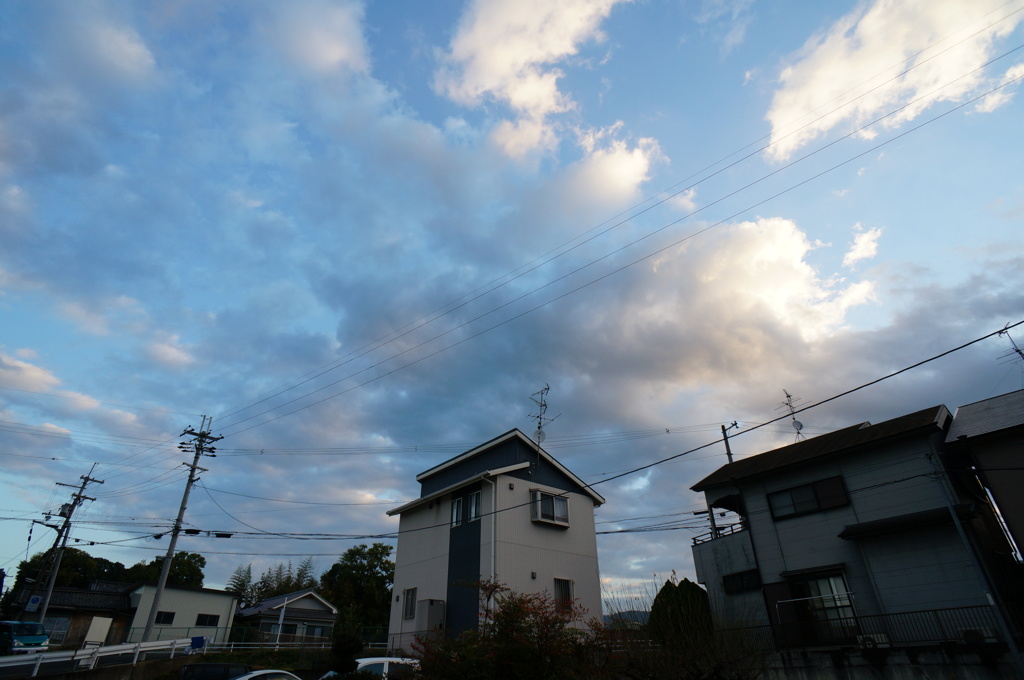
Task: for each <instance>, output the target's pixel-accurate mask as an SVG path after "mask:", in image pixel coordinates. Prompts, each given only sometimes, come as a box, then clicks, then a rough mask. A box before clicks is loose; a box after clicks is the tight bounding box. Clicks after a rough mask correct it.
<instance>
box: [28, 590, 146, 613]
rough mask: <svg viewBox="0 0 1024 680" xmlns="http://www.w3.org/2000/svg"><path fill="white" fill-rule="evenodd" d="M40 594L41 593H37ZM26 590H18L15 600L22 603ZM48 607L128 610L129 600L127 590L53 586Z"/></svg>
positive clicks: (83, 609) (113, 610)
mask: <svg viewBox="0 0 1024 680" xmlns="http://www.w3.org/2000/svg"><path fill="white" fill-rule="evenodd" d="M37 594H41V593H37ZM27 599H28V590H26V589H22V590H19V592H18V594H17V596H16V597H15V600H16V602H18V603H19V604H20V603H24V601H25V600H27ZM50 607H55V608H58V609H74V610H76V611H110V612H119V611H128V610H129V609H131V601H130V598H129V596H128V593H127V592H121V593H114V592H109V591H96V590H85V589H82V588H54V589H53V594H52V595H51V596H50Z"/></svg>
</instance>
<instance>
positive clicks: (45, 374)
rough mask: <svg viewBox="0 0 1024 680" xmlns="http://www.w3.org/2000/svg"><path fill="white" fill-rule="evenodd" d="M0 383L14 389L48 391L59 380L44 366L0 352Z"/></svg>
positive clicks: (58, 382)
mask: <svg viewBox="0 0 1024 680" xmlns="http://www.w3.org/2000/svg"><path fill="white" fill-rule="evenodd" d="M0 383H3V385H4V387H10V388H14V389H16V390H28V391H29V392H49V391H50V390H52V389H53V388H55V387H56V386H57V385H59V384H60V380H59V379H58V378H57V376H55V375H53V373H51V372H50V371H47V370H46V369H45V368H40V367H39V366H36V365H35V364H30V363H28V362H27V361H22V360H21V359H17V358H15V357H13V356H11V355H10V354H6V353H3V352H0Z"/></svg>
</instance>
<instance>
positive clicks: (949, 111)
mask: <svg viewBox="0 0 1024 680" xmlns="http://www.w3.org/2000/svg"><path fill="white" fill-rule="evenodd" d="M1022 48H1024V45H1018V46H1017V47H1015V48H1013V49H1012V50H1009V51H1008V52H1005V53H1004V54H1002V55H1000V56H999V57H997V58H995V59H992V60H990V61H988V62H986V63H985V64H984V65H983V66H981V67H979V68H978V69H974V70H972V71H970V72H968V73H965V74H963V75H961V76H959V77H958V78H955V79H954V80H952V81H949V82H947V83H946V84H944V85H942V86H940V87H937V88H935V89H934V90H932V91H931V92H929V93H928V94H927V95H922V96H921V97H918V98H917V99H915V100H913V101H911V102H908V103H907V104H905V105H903V106H901V107H898V108H896V109H894V110H893V111H890V112H889V113H887V114H886V115H884V116H882V117H880V118H877V119H875V120H873V121H871V122H870V123H866V124H864V125H862V126H861V127H859V128H858V129H856V130H854V131H851V132H849V133H847V134H846V135H843V136H841V137H840V138H838V139H836V140H833V141H831V142H829V143H828V144H825V145H824V146H822V147H820V148H818V149H816V150H814V151H812V152H810V153H808V154H806V155H804V156H801V157H800V158H798V159H796V160H794V161H791V162H790V163H787V164H786V165H784V166H782V167H780V168H778V169H776V170H774V171H772V172H769V173H768V174H766V175H763V176H762V177H760V178H759V179H757V180H754V181H753V182H750V183H748V184H746V185H744V186H743V187H740V188H739V189H736V190H734V191H732V192H730V193H728V194H726V195H724V196H722V197H720V198H718V199H716V200H714V201H712V202H710V203H708V204H707V205H705V206H702V207H701V208H698V209H696V210H694V211H692V212H690V213H689V214H687V215H684V216H682V217H680V218H678V219H676V220H673V221H671V222H669V223H667V224H665V225H663V226H662V227H660V228H658V229H656V230H654V231H652V232H649V233H647V234H645V235H644V236H641V237H639V238H637V239H635V240H633V241H631V242H629V243H627V244H625V245H623V246H621V247H619V248H617V249H615V250H613V251H612V252H610V253H607V254H605V255H603V256H601V257H599V258H597V259H596V260H592V261H590V262H588V263H587V264H585V265H582V266H580V267H578V268H576V269H574V270H572V271H570V272H568V273H566V274H563V275H561V276H558V277H556V278H555V279H552V280H551V281H548V282H547V283H545V284H543V285H541V286H539V287H536V288H534V289H532V290H530V291H528V292H526V293H524V294H522V295H520V296H518V297H515V298H513V299H511V300H509V301H507V302H505V303H503V304H501V305H499V306H497V307H494V308H492V309H490V310H489V311H486V312H484V313H482V314H479V315H477V316H476V317H473V318H471V319H469V320H467V321H465V322H463V323H461V324H459V325H457V326H455V327H453V328H450V329H448V330H446V331H444V332H442V333H439V334H437V335H435V336H433V337H431V338H429V339H427V340H424V341H422V342H419V343H418V344H415V345H413V346H411V347H408V348H405V349H403V350H402V351H400V352H397V353H395V354H393V355H391V356H390V357H388V358H386V359H382V360H380V361H378V362H377V363H374V364H372V365H370V366H367V367H364V368H362V369H360V370H358V371H356V372H354V373H351V374H349V375H347V376H345V377H343V378H340V379H338V380H336V381H334V382H331V383H328V384H326V385H323V386H321V387H319V388H317V389H315V390H313V391H311V392H308V393H306V394H305V395H302V396H299V397H295V398H293V399H291V400H288V401H286V402H284V403H282V404H279V405H277V406H274V407H271V408H269V409H266V410H264V411H262V412H260V413H256V414H254V415H251V416H249V417H247V418H243V419H241V420H236V421H235V422H234V423H229V424H228V425H227V426H225V429H228V428H231V427H233V426H238V425H241V424H242V423H245V422H248V421H250V420H253V419H254V418H258V417H260V416H263V415H267V414H269V413H271V412H272V411H274V410H277V409H280V408H283V407H284V406H288V405H289V404H294V403H296V402H298V401H302V400H303V399H307V398H309V397H311V396H312V395H314V394H317V393H318V392H322V391H324V390H326V389H329V388H331V387H334V386H335V385H338V384H339V383H341V382H344V381H345V380H348V379H350V378H353V377H355V376H357V375H359V374H361V373H365V372H367V371H369V370H371V369H374V368H380V367H381V366H382V365H383V364H384V363H386V362H388V361H392V360H394V359H397V358H398V357H401V356H403V355H405V354H408V353H409V352H412V351H413V350H416V349H419V348H421V347H424V346H425V345H427V344H428V343H431V342H433V341H435V340H438V339H440V338H442V337H444V336H446V335H449V334H450V333H453V332H454V331H456V330H459V329H462V328H465V327H466V326H468V325H470V324H472V323H474V322H476V321H479V320H481V319H483V318H485V317H487V316H489V315H491V314H493V313H494V312H496V311H499V310H501V309H504V308H506V307H508V306H510V305H512V304H514V303H516V302H519V301H521V300H523V299H525V298H526V297H528V296H530V295H533V294H534V293H536V292H538V291H540V290H543V289H545V288H547V287H550V286H552V285H554V284H555V283H558V282H561V281H563V280H565V279H567V278H568V277H570V276H572V275H574V274H576V273H579V272H581V271H583V270H584V269H586V268H588V267H590V266H593V265H594V264H596V263H598V262H601V261H603V260H605V259H607V258H609V257H611V256H612V255H614V254H616V253H619V252H622V251H623V250H625V249H626V248H629V247H631V246H634V245H636V244H638V243H640V242H642V241H644V240H646V239H648V238H650V237H651V236H653V235H655V234H658V233H660V232H662V231H664V230H666V229H668V228H669V227H671V226H674V225H677V224H679V223H681V222H683V221H684V220H687V219H689V218H690V217H692V216H694V215H696V214H697V213H699V212H701V211H703V210H706V209H707V208H710V207H712V206H714V205H716V204H718V203H721V202H723V201H725V200H726V199H728V198H731V197H733V196H735V195H737V194H739V193H741V192H742V191H745V190H746V189H749V188H751V187H753V186H755V185H757V184H759V183H761V182H763V181H765V180H766V179H768V178H770V177H772V176H774V175H776V174H779V173H780V172H782V171H784V170H786V169H789V168H791V167H793V166H794V165H796V164H797V163H800V162H802V161H804V160H807V159H808V158H810V157H812V156H814V155H816V154H818V153H820V152H822V151H824V150H825V149H827V148H829V147H831V146H834V145H836V144H838V143H840V142H842V141H844V140H846V139H848V138H850V137H853V136H855V135H858V134H861V133H862V132H864V131H865V130H867V129H868V128H870V127H871V126H873V125H876V124H877V123H879V122H881V121H883V120H885V119H886V118H889V117H891V116H893V115H896V114H897V113H899V112H900V111H903V110H904V109H906V108H908V107H910V106H912V105H913V104H915V103H917V102H918V101H920V100H921V99H923V98H925V97H927V96H930V95H931V94H934V93H935V92H938V91H940V90H941V89H943V88H944V87H947V86H948V85H950V84H952V83H954V82H956V81H958V80H961V79H963V78H965V77H966V76H967V75H970V74H971V73H974V72H975V71H978V70H981V69H982V68H984V67H985V66H988V65H990V64H991V63H993V62H995V61H997V60H999V59H1003V58H1005V57H1006V56H1008V55H1010V54H1012V53H1013V52H1016V51H1018V50H1020V49H1022ZM1021 79H1024V75H1022V76H1018V77H1016V78H1013V79H1010V80H1007V81H1005V82H1003V83H1000V84H999V85H996V86H994V87H992V88H991V89H989V90H987V91H985V92H983V93H981V94H978V95H976V96H975V97H972V98H970V99H967V100H965V101H963V102H961V103H960V104H957V105H954V106H952V107H951V108H949V109H947V110H946V111H944V112H942V113H940V114H938V115H936V116H934V117H932V118H930V119H928V120H925V121H924V122H922V123H919V124H917V125H915V126H913V127H911V128H908V129H906V130H904V131H903V132H901V133H899V134H896V135H894V136H892V137H890V138H889V139H887V140H885V141H882V142H880V143H878V144H875V145H873V146H871V147H870V148H868V149H867V150H865V151H862V152H860V153H857V154H855V155H854V156H852V157H850V158H847V159H846V160H844V161H841V162H839V163H836V164H835V165H832V166H830V167H828V168H826V169H824V170H821V171H819V172H816V173H814V174H812V175H811V176H809V177H807V178H805V179H803V180H801V181H799V182H797V183H796V184H793V185H790V186H789V187H787V188H786V189H783V190H781V191H778V192H776V193H774V194H772V195H770V196H768V197H767V198H764V199H762V200H760V201H757V202H755V203H754V204H752V205H749V206H747V207H745V208H743V209H742V210H739V211H737V212H735V213H733V214H732V215H730V216H728V217H726V218H724V219H721V220H719V221H717V222H714V223H713V224H710V225H708V226H706V227H703V228H701V229H698V230H697V231H695V232H693V233H691V234H689V235H687V236H684V237H683V238H681V239H679V240H676V241H674V242H672V243H669V244H668V245H665V246H663V247H660V248H658V249H656V250H654V251H653V252H650V253H648V254H646V255H642V256H640V257H638V258H636V259H633V260H631V261H629V262H627V263H626V264H624V265H621V266H618V267H615V268H613V269H611V270H610V271H608V272H605V273H604V274H601V275H599V276H597V277H596V278H593V279H591V280H590V281H587V282H585V283H583V284H581V285H578V286H576V287H574V288H571V289H569V290H568V291H565V292H563V293H560V294H558V295H556V296H555V297H553V298H551V299H549V300H547V301H544V302H541V303H539V304H537V305H535V306H533V307H530V308H527V309H526V310H524V311H522V312H519V313H516V314H513V315H512V316H510V317H508V318H506V319H504V320H502V321H499V322H497V323H495V324H493V325H491V326H488V327H486V328H484V329H482V330H479V331H477V332H475V333H472V334H471V335H468V336H466V337H464V338H461V339H459V340H456V341H455V342H453V343H452V344H450V345H447V346H444V347H441V348H440V349H437V350H434V351H432V352H429V353H427V354H425V355H423V356H421V357H419V358H416V359H413V360H411V361H409V362H408V363H405V364H402V365H400V366H397V367H395V368H393V369H391V370H387V371H383V372H381V373H379V374H377V375H376V376H374V377H372V378H369V379H367V380H365V381H363V382H361V383H357V384H355V385H353V386H351V387H348V388H345V389H342V390H340V391H338V392H335V393H333V394H330V395H328V396H326V397H323V398H320V399H317V400H316V401H313V402H311V403H308V404H305V405H304V406H300V407H298V408H295V409H292V410H290V411H286V412H284V413H281V414H279V415H277V416H274V417H271V418H268V419H266V420H263V421H261V422H259V423H256V424H254V425H251V426H249V427H245V428H241V429H237V430H234V431H233V432H231V434H239V433H241V432H245V431H248V430H251V429H254V428H255V427H260V426H262V425H266V424H267V423H270V422H273V421H275V420H279V419H280V418H284V417H286V416H289V415H293V414H295V413H298V412H299V411H303V410H305V409H308V408H311V407H313V406H316V405H318V404H321V403H323V402H325V401H328V400H330V399H334V398H336V397H338V396H341V395H342V394H346V393H348V392H351V391H353V390H355V389H358V388H360V387H365V386H366V385H368V384H371V383H374V382H376V381H378V380H381V379H382V378H385V377H388V376H390V375H392V374H394V373H396V372H398V371H400V370H403V369H405V368H409V367H410V366H413V365H415V364H418V363H420V362H422V361H425V360H426V359H429V358H433V357H434V356H436V355H438V354H441V353H443V352H446V351H448V350H450V349H453V348H455V347H458V346H460V345H462V344H463V343H465V342H468V341H470V340H473V339H476V338H477V337H480V336H481V335H484V334H486V333H488V332H490V331H492V330H495V329H496V328H500V327H502V326H504V325H506V324H508V323H511V322H512V321H515V320H518V319H520V318H522V317H524V316H526V315H528V314H530V313H532V312H534V311H537V310H538V309H541V308H543V307H546V306H548V305H550V304H553V303H554V302H557V301H559V300H561V299H563V298H566V297H568V296H570V295H573V294H575V293H577V292H579V291H580V290H583V289H585V288H588V287H590V286H592V285H595V284H596V283H599V282H601V281H603V280H604V279H607V278H609V277H611V276H613V275H615V274H618V273H620V272H622V271H624V270H626V269H629V268H631V267H633V266H635V265H637V264H639V263H641V262H644V261H647V260H649V259H650V258H652V257H654V256H656V255H659V254H661V253H664V252H665V251H667V250H669V249H671V248H674V247H677V246H679V245H681V244H683V243H685V242H686V241H689V240H691V239H693V238H696V237H697V236H700V235H702V234H704V233H706V232H708V231H711V230H712V229H714V228H716V227H719V226H721V225H722V224H725V223H726V222H728V221H730V220H733V219H735V218H737V217H739V216H741V215H743V214H745V213H748V212H750V211H751V210H754V209H755V208H758V207H760V206H762V205H764V204H766V203H769V202H770V201H772V200H774V199H776V198H778V197H779V196H782V195H785V194H787V193H790V192H792V191H794V190H796V189H797V188H799V187H802V186H803V185H805V184H808V183H810V182H812V181H814V180H816V179H818V178H820V177H822V176H824V175H826V174H828V173H830V172H832V171H834V170H836V169H838V168H840V167H843V166H845V165H848V164H850V163H852V162H854V161H855V160H858V159H859V158H862V157H864V156H866V155H869V154H871V153H874V152H875V151H877V150H878V149H880V148H883V147H885V146H887V145H889V144H891V143H893V142H895V141H897V140H899V139H902V138H903V137H906V136H907V135H910V134H912V133H914V132H916V131H917V130H920V129H921V128H923V127H925V126H927V125H930V124H932V123H934V122H936V121H938V120H941V119H942V118H945V117H946V116H948V115H950V114H952V113H954V112H955V111H958V110H960V109H963V108H965V107H966V106H969V105H970V104H973V103H974V102H976V101H979V100H980V99H983V98H985V97H987V96H989V95H991V94H992V93H994V92H997V91H999V90H1001V89H1002V88H1004V87H1007V86H1009V85H1010V84H1013V83H1016V82H1019V81H1020V80H1021Z"/></svg>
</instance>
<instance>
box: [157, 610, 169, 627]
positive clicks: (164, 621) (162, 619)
mask: <svg viewBox="0 0 1024 680" xmlns="http://www.w3.org/2000/svg"><path fill="white" fill-rule="evenodd" d="M155 623H157V624H158V625H161V626H169V625H171V624H172V623H174V612H157V613H156V620H155Z"/></svg>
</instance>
